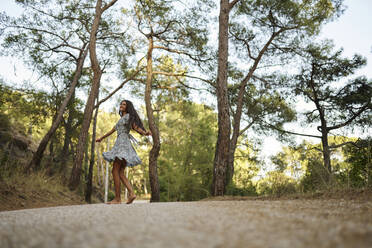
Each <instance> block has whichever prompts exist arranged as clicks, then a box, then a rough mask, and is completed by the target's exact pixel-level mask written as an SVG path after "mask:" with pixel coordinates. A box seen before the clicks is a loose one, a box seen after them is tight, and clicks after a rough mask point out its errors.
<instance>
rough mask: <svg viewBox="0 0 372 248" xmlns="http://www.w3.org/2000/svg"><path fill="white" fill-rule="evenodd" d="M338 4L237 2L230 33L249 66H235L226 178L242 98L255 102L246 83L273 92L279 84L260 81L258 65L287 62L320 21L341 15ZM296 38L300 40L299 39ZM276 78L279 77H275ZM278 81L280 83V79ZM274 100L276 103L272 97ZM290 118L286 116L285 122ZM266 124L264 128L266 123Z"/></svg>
mask: <svg viewBox="0 0 372 248" xmlns="http://www.w3.org/2000/svg"><path fill="white" fill-rule="evenodd" d="M341 3H342V1H339V0H336V1H328V0H326V1H323V0H314V1H292V0H286V1H280V2H273V1H244V2H240V3H239V4H238V8H237V11H236V13H235V16H234V17H235V18H234V19H233V20H232V21H231V25H232V28H231V32H230V33H231V34H232V36H233V44H234V48H235V51H237V52H238V54H241V52H240V51H245V56H239V57H240V58H242V59H239V60H240V61H241V62H242V63H241V64H248V65H249V67H248V69H243V70H242V68H239V67H238V71H239V72H240V73H241V75H242V77H241V79H240V82H239V81H238V83H237V84H236V83H234V87H238V88H239V90H238V92H237V96H236V98H235V99H236V102H235V103H236V105H235V108H234V109H235V111H233V112H234V113H233V133H232V137H231V143H230V156H229V173H228V177H227V179H228V180H229V179H230V178H231V177H232V173H233V171H234V170H233V166H234V164H233V163H234V153H235V149H236V145H237V141H238V137H239V135H240V134H241V133H242V132H241V131H240V125H241V118H242V113H243V107H244V105H245V104H244V102H245V100H244V99H246V98H251V99H250V100H248V101H250V102H255V100H254V97H255V96H252V95H251V94H250V93H248V92H247V90H249V89H251V88H252V86H248V85H249V84H251V85H256V86H253V87H257V88H259V84H258V83H260V81H261V85H264V87H266V88H267V87H270V88H272V89H273V90H274V91H275V90H276V89H278V90H279V88H280V87H281V85H280V84H278V83H275V81H272V80H267V79H266V80H262V79H263V78H266V77H267V76H265V74H262V72H260V71H259V67H262V68H265V67H273V68H274V67H275V66H277V64H276V62H279V64H282V63H285V62H286V61H288V59H290V54H291V52H292V50H293V49H294V48H295V47H296V46H298V43H301V42H303V41H304V40H307V39H306V38H307V37H311V36H314V35H316V34H317V33H318V32H319V29H320V27H321V25H322V24H324V23H326V22H327V21H329V20H331V19H332V18H334V17H335V16H338V15H339V14H340V12H341V11H342V5H341ZM247 23H248V25H247ZM299 37H301V38H302V40H303V41H300V39H299ZM236 69H237V68H235V70H236ZM276 73H277V72H276ZM235 74H236V72H235ZM260 74H261V75H260ZM266 74H267V73H266ZM257 76H258V77H257ZM271 77H272V76H271ZM269 78H270V77H269ZM275 80H278V77H277V78H276V79H275ZM278 81H279V82H280V80H278ZM268 82H270V85H268ZM247 86H248V87H247ZM260 88H262V86H261V87H260ZM252 98H253V99H252ZM273 101H274V102H275V100H274V99H273ZM249 111H250V110H248V112H249ZM290 120H291V119H287V121H290ZM283 121H284V119H283ZM283 121H282V122H281V123H283ZM248 125H249V124H248ZM265 126H266V127H267V125H265ZM263 127H264V126H263ZM244 129H245V128H243V130H244Z"/></svg>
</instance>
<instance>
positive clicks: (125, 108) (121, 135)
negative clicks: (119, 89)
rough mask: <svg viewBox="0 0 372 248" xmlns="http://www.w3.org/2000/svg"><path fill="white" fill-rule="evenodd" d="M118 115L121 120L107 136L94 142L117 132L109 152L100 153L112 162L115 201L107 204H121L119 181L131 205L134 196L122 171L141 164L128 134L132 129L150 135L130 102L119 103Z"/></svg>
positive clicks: (131, 137) (104, 136)
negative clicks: (123, 186) (124, 188)
mask: <svg viewBox="0 0 372 248" xmlns="http://www.w3.org/2000/svg"><path fill="white" fill-rule="evenodd" d="M119 115H120V116H121V118H120V119H119V121H118V122H117V123H116V125H115V126H114V128H113V129H112V130H111V131H109V132H108V133H107V134H105V135H103V136H102V137H101V138H98V139H97V140H96V142H101V141H102V140H103V139H104V138H106V137H108V136H110V135H111V134H112V133H113V132H115V131H117V132H118V136H117V138H116V141H115V145H114V146H113V148H112V149H111V151H108V152H104V153H102V156H103V158H104V159H105V160H106V161H109V162H114V165H113V168H112V175H113V178H114V185H115V199H113V200H112V201H110V202H108V204H120V203H121V199H120V180H121V181H122V182H123V183H124V185H125V187H127V189H128V192H129V197H128V201H127V204H130V203H132V202H133V201H134V199H136V195H135V194H134V192H133V187H132V185H131V184H130V182H129V180H128V178H126V177H125V176H124V170H125V167H126V166H135V165H138V164H140V163H141V159H140V158H139V157H138V155H137V153H136V151H135V150H134V148H133V146H132V144H131V140H132V141H135V139H134V138H133V136H132V135H130V134H129V131H130V130H131V129H134V130H135V131H137V132H138V133H139V134H141V135H151V132H150V131H146V130H145V128H144V127H143V124H142V122H141V120H140V118H139V116H138V114H137V111H136V110H135V109H134V107H133V103H132V102H131V101H128V100H123V101H122V102H121V103H120V107H119Z"/></svg>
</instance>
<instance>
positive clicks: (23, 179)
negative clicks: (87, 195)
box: [0, 170, 85, 211]
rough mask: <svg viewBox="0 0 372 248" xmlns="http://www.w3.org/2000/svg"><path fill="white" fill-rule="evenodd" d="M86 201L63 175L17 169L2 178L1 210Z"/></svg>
mask: <svg viewBox="0 0 372 248" xmlns="http://www.w3.org/2000/svg"><path fill="white" fill-rule="evenodd" d="M84 203H85V202H84V198H83V196H81V195H79V194H78V193H77V192H74V191H70V190H69V189H68V188H67V186H65V185H64V184H63V182H62V177H61V176H58V175H55V176H52V177H49V176H47V175H46V172H45V171H38V172H34V173H31V174H24V173H22V172H21V171H20V170H15V171H13V172H12V174H11V175H9V176H8V177H6V178H4V177H3V178H2V179H1V180H0V211H5V210H16V209H24V208H39V207H51V206H61V205H74V204H84Z"/></svg>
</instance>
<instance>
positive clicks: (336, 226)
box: [0, 200, 372, 248]
mask: <svg viewBox="0 0 372 248" xmlns="http://www.w3.org/2000/svg"><path fill="white" fill-rule="evenodd" d="M0 247H1V248H5V247H48V248H50V247H66V248H67V247H68V248H73V247H87V248H88V247H89V248H92V247H97V248H98V247H110V248H111V247H151V248H157V247H159V248H160V247H162V248H163V247H187V248H193V247H203V248H205V247H214V248H222V247H223V248H225V247H244V248H248V247H254V248H256V247H265V248H266V247H275V248H276V247H278V248H280V247H283V248H284V247H286V248H287V247H297V248H298V247H306V248H308V247H353V248H354V247H358V248H363V247H372V203H371V202H369V201H366V202H354V201H343V200H281V201H199V202H173V203H143V202H138V201H137V202H135V203H134V204H131V205H126V204H120V205H105V204H93V205H75V206H63V207H53V208H39V209H29V210H17V211H4V212H0Z"/></svg>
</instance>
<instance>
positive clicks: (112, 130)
mask: <svg viewBox="0 0 372 248" xmlns="http://www.w3.org/2000/svg"><path fill="white" fill-rule="evenodd" d="M115 131H116V129H115V127H113V128H112V129H111V131H110V132H108V133H106V134H105V135H103V136H102V137H101V138H98V139H96V142H101V141H102V140H103V139H104V138H106V137H108V136H110V135H111V134H112V133H114V132H115Z"/></svg>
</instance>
